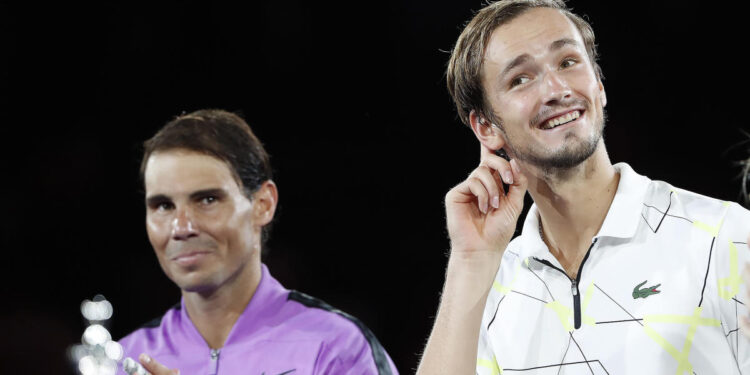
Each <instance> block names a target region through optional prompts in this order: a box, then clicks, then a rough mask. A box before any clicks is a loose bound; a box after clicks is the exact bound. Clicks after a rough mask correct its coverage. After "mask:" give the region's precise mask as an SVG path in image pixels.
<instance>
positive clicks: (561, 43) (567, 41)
mask: <svg viewBox="0 0 750 375" xmlns="http://www.w3.org/2000/svg"><path fill="white" fill-rule="evenodd" d="M565 46H574V47H578V46H579V44H578V42H577V41H576V40H575V39H571V38H562V39H558V40H556V41H554V42H552V43H550V45H549V50H550V51H557V50H559V49H561V48H563V47H565ZM529 60H531V55H529V54H528V53H524V54H522V55H518V56H516V58H515V59H513V60H512V61H511V62H510V63H508V65H506V66H505V69H503V72H502V73H500V77H504V76H505V75H506V74H508V72H509V71H511V70H513V69H514V68H516V67H517V66H519V65H521V64H523V63H525V62H527V61H529Z"/></svg>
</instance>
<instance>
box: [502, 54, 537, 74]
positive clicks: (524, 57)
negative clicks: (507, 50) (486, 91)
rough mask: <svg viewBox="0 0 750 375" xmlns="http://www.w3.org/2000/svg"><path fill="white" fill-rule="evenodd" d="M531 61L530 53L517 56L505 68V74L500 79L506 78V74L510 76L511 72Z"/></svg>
mask: <svg viewBox="0 0 750 375" xmlns="http://www.w3.org/2000/svg"><path fill="white" fill-rule="evenodd" d="M529 60H531V55H529V54H528V53H524V54H523V55H518V56H516V58H515V59H513V60H512V61H511V62H510V63H508V65H506V66H505V69H503V72H502V73H500V77H504V76H505V75H506V74H508V72H509V71H511V70H513V69H514V68H515V67H517V66H519V65H521V64H523V63H525V62H527V61H529Z"/></svg>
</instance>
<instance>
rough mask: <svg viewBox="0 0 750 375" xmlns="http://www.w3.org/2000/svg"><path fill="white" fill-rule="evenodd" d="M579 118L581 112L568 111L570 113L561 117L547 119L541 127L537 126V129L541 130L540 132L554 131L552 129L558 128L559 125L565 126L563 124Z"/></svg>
mask: <svg viewBox="0 0 750 375" xmlns="http://www.w3.org/2000/svg"><path fill="white" fill-rule="evenodd" d="M579 117H581V111H580V110H575V111H570V112H568V113H565V114H563V115H560V116H557V117H554V118H551V119H549V120H547V121H544V122H543V123H542V125H540V126H539V128H540V129H542V130H549V129H554V128H556V127H558V126H560V125H565V124H567V123H569V122H571V121H575V120H576V119H578V118H579Z"/></svg>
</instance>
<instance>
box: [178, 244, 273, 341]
mask: <svg viewBox="0 0 750 375" xmlns="http://www.w3.org/2000/svg"><path fill="white" fill-rule="evenodd" d="M260 278H261V267H260V260H259V259H258V260H257V261H255V262H251V263H250V264H247V265H246V266H245V267H242V268H241V269H240V271H239V272H238V274H236V275H234V276H232V277H231V278H230V279H229V280H228V281H227V282H226V283H224V284H223V285H220V286H219V287H217V288H215V289H213V290H211V291H208V292H206V291H201V292H189V291H185V290H183V291H182V296H183V298H184V299H185V307H186V309H187V313H188V316H189V317H190V320H191V321H192V322H193V324H194V325H195V327H196V328H197V329H198V332H199V333H200V334H201V336H203V339H204V340H206V343H207V344H208V346H209V347H210V348H212V349H219V348H222V347H224V343H225V342H226V340H227V336H229V332H231V330H232V327H234V324H235V323H236V322H237V319H238V318H239V317H240V315H242V312H244V311H245V308H246V307H247V305H248V303H250V300H251V299H252V298H253V295H254V294H255V290H256V289H257V288H258V284H260Z"/></svg>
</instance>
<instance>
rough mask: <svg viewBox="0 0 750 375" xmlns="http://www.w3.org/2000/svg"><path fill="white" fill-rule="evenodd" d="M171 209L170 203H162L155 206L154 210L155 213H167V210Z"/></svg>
mask: <svg viewBox="0 0 750 375" xmlns="http://www.w3.org/2000/svg"><path fill="white" fill-rule="evenodd" d="M172 207H173V206H172V203H169V202H162V203H159V204H157V205H156V207H155V208H156V210H157V211H168V210H171V209H172Z"/></svg>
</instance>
